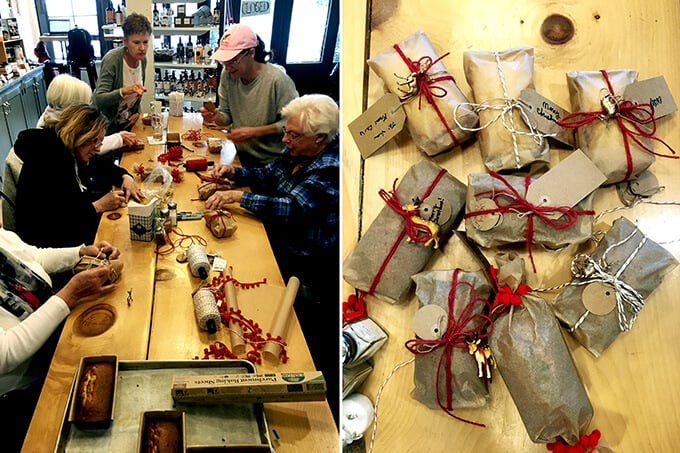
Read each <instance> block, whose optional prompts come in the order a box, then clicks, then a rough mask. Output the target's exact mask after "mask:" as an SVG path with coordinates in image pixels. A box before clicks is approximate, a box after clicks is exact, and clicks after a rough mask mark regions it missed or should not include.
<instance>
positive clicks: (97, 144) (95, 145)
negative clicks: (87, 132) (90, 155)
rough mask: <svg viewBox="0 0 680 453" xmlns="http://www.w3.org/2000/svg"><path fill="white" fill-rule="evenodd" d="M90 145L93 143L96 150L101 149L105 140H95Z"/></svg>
mask: <svg viewBox="0 0 680 453" xmlns="http://www.w3.org/2000/svg"><path fill="white" fill-rule="evenodd" d="M90 143H92V144H93V145H94V147H95V148H101V146H102V145H103V144H104V140H99V139H98V138H95V139H94V140H92V141H91V142H90Z"/></svg>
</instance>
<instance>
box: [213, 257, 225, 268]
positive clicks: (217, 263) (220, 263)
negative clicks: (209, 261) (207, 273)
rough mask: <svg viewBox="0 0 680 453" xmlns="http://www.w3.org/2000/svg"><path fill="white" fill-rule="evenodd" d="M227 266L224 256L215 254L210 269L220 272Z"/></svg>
mask: <svg viewBox="0 0 680 453" xmlns="http://www.w3.org/2000/svg"><path fill="white" fill-rule="evenodd" d="M226 268H227V260H225V259H224V258H220V257H219V256H216V257H215V258H214V259H213V265H212V270H214V271H215V272H222V271H223V270H225V269H226Z"/></svg>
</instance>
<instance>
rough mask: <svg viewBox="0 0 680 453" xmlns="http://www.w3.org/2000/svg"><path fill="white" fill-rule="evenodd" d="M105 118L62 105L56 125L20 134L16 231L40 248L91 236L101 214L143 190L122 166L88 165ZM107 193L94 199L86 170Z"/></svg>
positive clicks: (99, 141) (81, 107) (91, 110)
mask: <svg viewBox="0 0 680 453" xmlns="http://www.w3.org/2000/svg"><path fill="white" fill-rule="evenodd" d="M107 123H108V122H107V120H106V118H105V117H104V116H103V115H102V114H101V113H100V112H99V110H97V109H96V108H95V107H92V106H89V105H86V104H78V105H73V106H70V107H68V108H66V109H65V110H64V111H63V113H62V115H61V119H60V120H59V121H58V122H57V123H56V124H55V125H54V127H50V128H46V129H27V130H25V131H22V132H21V133H19V137H18V138H17V141H16V142H15V144H14V151H15V152H16V153H17V156H19V158H21V159H22V160H23V161H24V165H23V167H22V169H21V175H20V176H19V182H18V185H17V198H16V232H17V233H18V234H19V236H20V237H21V238H22V239H23V240H24V241H25V242H27V243H29V244H31V245H35V246H39V247H69V246H75V245H80V244H82V243H84V242H85V243H91V242H93V240H94V237H95V234H96V232H97V227H98V226H99V218H100V216H101V213H102V212H104V211H109V210H113V209H118V208H120V207H121V206H122V205H123V203H125V202H127V201H128V200H129V199H130V198H133V199H135V200H137V201H139V200H140V195H141V191H140V190H139V189H138V188H137V187H136V186H135V183H134V180H133V179H132V176H130V175H129V174H128V173H127V172H126V171H125V170H124V169H122V168H120V167H118V166H116V165H114V164H113V163H107V164H106V166H105V164H102V165H98V166H97V168H96V169H93V168H90V166H89V165H88V163H89V162H90V159H92V157H93V156H94V155H95V153H96V152H97V150H99V148H100V147H101V144H102V141H103V139H104V133H105V131H106V125H107ZM91 172H96V175H97V179H98V181H100V182H102V181H104V180H106V181H107V182H108V187H112V186H116V187H120V188H121V190H116V191H110V192H107V193H106V194H105V195H103V196H101V197H97V198H95V197H96V195H93V194H92V193H91V192H89V191H88V188H87V186H86V185H85V184H86V183H87V182H88V181H90V179H91V178H90V173H91Z"/></svg>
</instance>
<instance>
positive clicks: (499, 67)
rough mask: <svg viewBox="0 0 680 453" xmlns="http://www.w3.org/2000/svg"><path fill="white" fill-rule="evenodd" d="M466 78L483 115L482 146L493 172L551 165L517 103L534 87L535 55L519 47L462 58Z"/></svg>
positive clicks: (543, 143) (466, 54) (545, 147)
mask: <svg viewBox="0 0 680 453" xmlns="http://www.w3.org/2000/svg"><path fill="white" fill-rule="evenodd" d="M463 68H464V70H465V77H466V79H467V81H468V83H469V84H470V87H471V88H472V93H473V95H474V99H475V103H476V104H477V110H478V113H479V124H480V131H479V146H480V149H481V152H482V159H483V160H484V164H485V165H486V167H487V168H488V169H489V170H493V171H500V170H509V169H519V168H522V167H525V166H527V165H529V164H532V163H534V162H549V160H550V158H549V155H548V154H549V153H548V152H549V147H548V142H547V140H546V139H545V138H543V137H542V136H541V135H540V134H537V133H536V131H534V130H533V126H532V128H531V129H530V127H529V125H528V124H527V123H528V120H527V119H526V117H525V116H524V115H523V113H522V109H524V108H526V107H525V106H524V105H523V104H521V103H519V102H518V101H517V99H518V98H519V94H520V92H521V91H522V90H524V89H525V88H533V87H534V50H533V49H532V48H530V47H516V48H512V49H507V50H503V51H500V52H482V51H469V52H464V53H463Z"/></svg>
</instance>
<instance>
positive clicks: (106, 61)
mask: <svg viewBox="0 0 680 453" xmlns="http://www.w3.org/2000/svg"><path fill="white" fill-rule="evenodd" d="M152 31H153V29H152V28H151V22H149V19H147V18H146V17H145V16H143V15H141V14H138V13H132V14H130V15H128V17H127V18H126V19H125V21H124V22H123V45H122V46H121V47H117V48H114V49H112V50H109V51H108V52H107V53H106V55H104V57H103V58H102V64H101V69H100V70H99V78H98V79H97V86H96V87H95V89H94V95H93V97H92V101H93V103H94V104H95V105H96V106H97V107H99V108H100V109H101V111H102V113H104V115H105V116H106V117H107V118H108V119H109V121H110V123H109V126H108V129H107V134H112V133H114V132H118V131H123V130H126V131H129V130H130V129H131V128H132V126H134V125H135V123H136V122H137V120H138V119H139V115H140V114H139V107H140V104H141V100H142V95H143V94H144V93H145V92H146V88H145V87H144V79H145V78H146V64H147V61H146V52H147V50H148V48H149V41H150V40H151V39H152V38H151V33H152Z"/></svg>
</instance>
